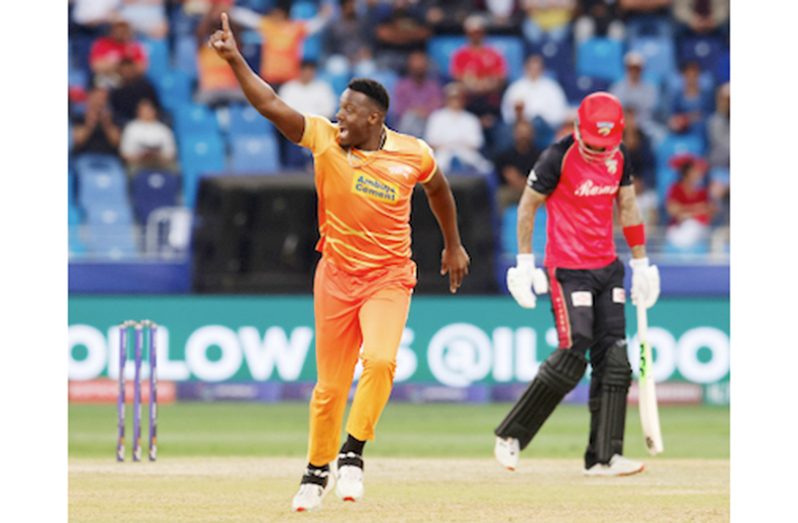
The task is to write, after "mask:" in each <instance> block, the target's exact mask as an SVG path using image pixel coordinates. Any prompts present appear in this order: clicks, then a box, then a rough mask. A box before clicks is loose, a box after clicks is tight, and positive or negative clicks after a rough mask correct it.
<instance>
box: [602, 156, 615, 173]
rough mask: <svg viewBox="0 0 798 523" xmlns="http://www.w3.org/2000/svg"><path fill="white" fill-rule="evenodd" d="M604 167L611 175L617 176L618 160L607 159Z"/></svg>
mask: <svg viewBox="0 0 798 523" xmlns="http://www.w3.org/2000/svg"><path fill="white" fill-rule="evenodd" d="M604 165H606V166H607V170H608V171H609V172H610V174H615V173H616V172H618V160H616V159H615V158H607V159H606V160H604Z"/></svg>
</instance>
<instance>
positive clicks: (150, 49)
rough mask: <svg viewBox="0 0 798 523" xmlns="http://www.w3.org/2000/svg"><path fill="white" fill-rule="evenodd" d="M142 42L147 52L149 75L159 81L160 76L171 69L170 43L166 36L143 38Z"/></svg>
mask: <svg viewBox="0 0 798 523" xmlns="http://www.w3.org/2000/svg"><path fill="white" fill-rule="evenodd" d="M140 42H141V45H142V46H143V47H144V50H145V51H146V53H147V77H148V78H150V79H151V80H153V81H156V82H157V80H158V78H160V77H161V76H162V75H164V74H166V73H167V72H168V71H169V70H170V69H171V60H170V57H169V43H168V42H167V40H166V39H165V38H162V39H160V40H155V39H152V38H142V39H141V40H140Z"/></svg>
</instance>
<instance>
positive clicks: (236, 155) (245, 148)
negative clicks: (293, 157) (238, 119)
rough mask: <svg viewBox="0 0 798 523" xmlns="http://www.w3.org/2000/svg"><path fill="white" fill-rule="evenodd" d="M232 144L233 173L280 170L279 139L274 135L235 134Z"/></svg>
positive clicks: (231, 165) (260, 172) (231, 166)
mask: <svg viewBox="0 0 798 523" xmlns="http://www.w3.org/2000/svg"><path fill="white" fill-rule="evenodd" d="M230 145H231V147H232V154H231V164H230V168H231V171H232V172H233V173H235V174H245V173H259V174H263V173H275V172H277V171H279V170H280V160H279V150H278V147H277V139H276V138H275V137H274V136H273V135H261V136H233V137H232V139H231V144H230Z"/></svg>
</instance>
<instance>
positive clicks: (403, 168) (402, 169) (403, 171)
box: [388, 165, 413, 178]
mask: <svg viewBox="0 0 798 523" xmlns="http://www.w3.org/2000/svg"><path fill="white" fill-rule="evenodd" d="M388 172H389V173H391V174H393V175H395V176H404V177H405V178H409V177H410V175H411V174H412V173H413V168H412V167H410V166H409V165H391V166H389V167H388Z"/></svg>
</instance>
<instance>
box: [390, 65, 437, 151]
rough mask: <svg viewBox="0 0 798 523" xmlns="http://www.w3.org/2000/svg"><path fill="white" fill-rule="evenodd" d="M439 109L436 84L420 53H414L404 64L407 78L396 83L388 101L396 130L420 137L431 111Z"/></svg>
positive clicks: (435, 79) (435, 78)
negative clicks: (395, 121) (389, 101)
mask: <svg viewBox="0 0 798 523" xmlns="http://www.w3.org/2000/svg"><path fill="white" fill-rule="evenodd" d="M441 106H443V88H442V87H441V82H440V80H439V79H438V78H437V77H436V76H435V75H431V74H430V71H429V59H428V57H427V53H425V52H424V51H414V52H413V53H411V54H410V57H409V58H408V60H407V75H406V76H404V77H402V78H401V79H399V81H398V82H397V83H396V87H395V88H394V93H393V96H392V97H391V107H392V110H393V112H394V115H395V116H396V120H397V122H398V123H397V125H396V130H397V131H399V132H400V133H406V134H411V135H413V136H418V137H421V136H423V135H424V129H425V127H426V125H427V118H429V115H430V114H432V111H434V110H435V109H439V108H440V107H441Z"/></svg>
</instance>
